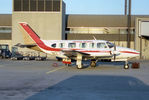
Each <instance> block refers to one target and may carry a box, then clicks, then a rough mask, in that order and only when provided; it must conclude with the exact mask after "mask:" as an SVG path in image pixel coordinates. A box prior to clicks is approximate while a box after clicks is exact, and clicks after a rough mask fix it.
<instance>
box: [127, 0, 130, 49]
mask: <svg viewBox="0 0 149 100" xmlns="http://www.w3.org/2000/svg"><path fill="white" fill-rule="evenodd" d="M128 11H129V12H128V20H127V21H128V22H127V24H128V34H127V47H128V48H130V41H131V0H129V10H128Z"/></svg>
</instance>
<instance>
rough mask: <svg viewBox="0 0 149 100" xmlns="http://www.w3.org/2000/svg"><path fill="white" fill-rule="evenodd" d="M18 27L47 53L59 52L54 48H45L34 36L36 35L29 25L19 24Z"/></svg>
mask: <svg viewBox="0 0 149 100" xmlns="http://www.w3.org/2000/svg"><path fill="white" fill-rule="evenodd" d="M20 25H21V26H22V27H23V28H24V30H25V31H26V32H27V33H28V35H29V36H30V37H31V38H32V39H33V40H34V41H35V42H36V43H37V45H38V46H39V47H40V48H42V49H44V50H48V51H61V49H55V48H50V47H48V46H46V45H45V44H44V43H43V41H41V40H40V38H39V37H38V36H37V35H36V33H35V32H34V31H33V30H32V29H31V28H30V27H29V25H27V24H25V23H20Z"/></svg>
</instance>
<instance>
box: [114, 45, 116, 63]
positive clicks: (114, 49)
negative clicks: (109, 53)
mask: <svg viewBox="0 0 149 100" xmlns="http://www.w3.org/2000/svg"><path fill="white" fill-rule="evenodd" d="M114 51H116V45H115V43H114ZM115 60H116V54H115V52H114V61H115Z"/></svg>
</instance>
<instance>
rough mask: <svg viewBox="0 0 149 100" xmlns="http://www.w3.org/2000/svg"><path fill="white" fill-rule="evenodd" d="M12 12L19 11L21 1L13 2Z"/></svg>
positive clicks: (15, 0)
mask: <svg viewBox="0 0 149 100" xmlns="http://www.w3.org/2000/svg"><path fill="white" fill-rule="evenodd" d="M14 11H21V0H14Z"/></svg>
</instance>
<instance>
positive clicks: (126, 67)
mask: <svg viewBox="0 0 149 100" xmlns="http://www.w3.org/2000/svg"><path fill="white" fill-rule="evenodd" d="M124 69H129V64H128V61H125V64H124Z"/></svg>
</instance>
